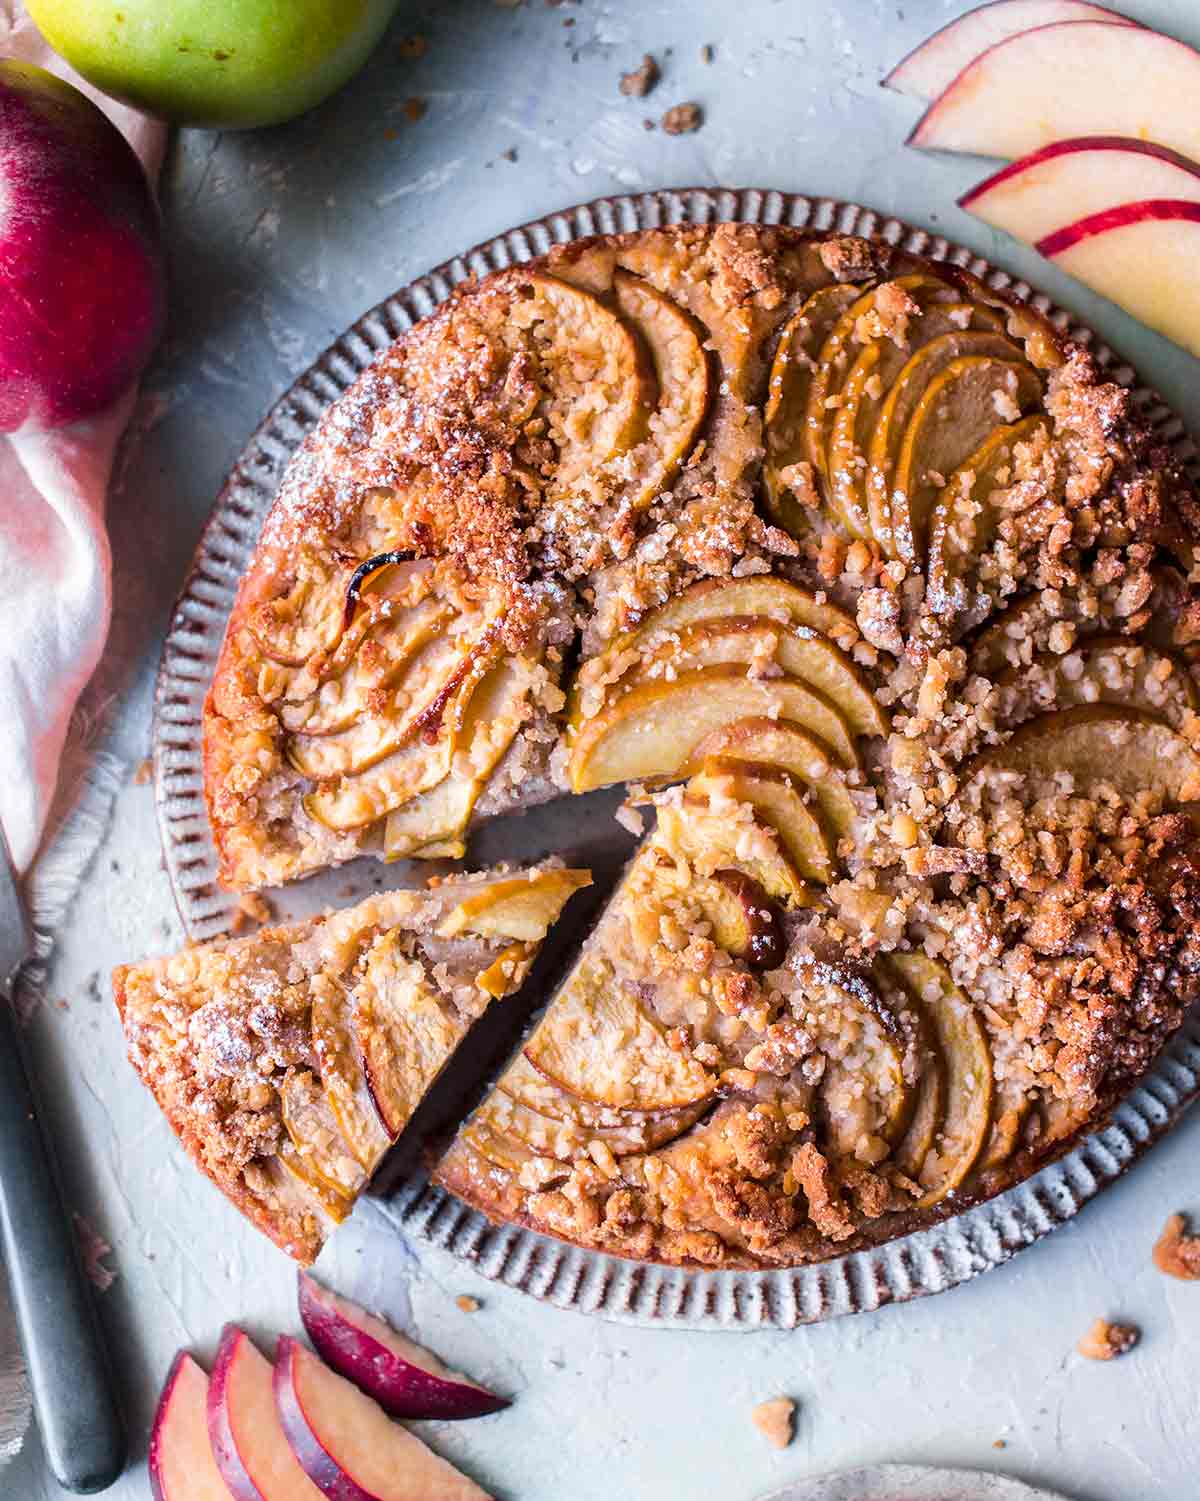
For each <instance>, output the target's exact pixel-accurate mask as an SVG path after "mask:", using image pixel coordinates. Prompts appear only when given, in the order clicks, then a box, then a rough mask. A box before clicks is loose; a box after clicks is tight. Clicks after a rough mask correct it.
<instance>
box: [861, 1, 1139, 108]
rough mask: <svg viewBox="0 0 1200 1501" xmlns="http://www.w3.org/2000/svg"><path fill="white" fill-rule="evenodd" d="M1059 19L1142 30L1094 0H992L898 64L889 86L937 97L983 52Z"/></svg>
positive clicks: (921, 96)
mask: <svg viewBox="0 0 1200 1501" xmlns="http://www.w3.org/2000/svg"><path fill="white" fill-rule="evenodd" d="M1058 21H1111V22H1112V23H1113V25H1114V26H1136V25H1137V24H1138V23H1137V22H1136V21H1131V20H1130V19H1129V18H1128V17H1127V16H1121V15H1118V14H1117V12H1116V11H1115V10H1109V9H1107V7H1105V6H1103V5H1092V4H1091V3H1090V0H992V3H991V4H990V5H981V6H979V7H978V8H977V9H976V10H969V11H968V12H967V13H966V15H965V16H959V17H958V19H957V20H955V21H951V22H949V23H948V24H947V25H946V26H943V27H942V29H941V31H937V32H935V33H934V34H933V36H931V37H929V38H927V39H926V40H925V41H923V42H922V43H921V45H920V46H919V47H916V48H914V49H913V51H911V52H910V53H909V54H908V56H907V57H906V58H904V60H903V61H902V62H898V63H897V64H896V66H895V67H894V68H893V69H892V71H891V72H890V73H889V74H888V76H887V77H886V78H885V79H884V80H883V85H884V87H885V88H888V89H895V91H896V92H897V93H898V94H912V95H913V96H914V97H915V98H917V99H936V98H937V96H938V95H939V94H940V93H941V92H942V91H943V89H946V88H949V86H950V85H951V84H952V83H953V82H954V80H955V78H956V77H957V75H958V74H959V73H961V72H962V70H963V69H964V68H965V67H966V66H967V65H968V63H973V62H974V61H975V59H976V58H977V57H978V56H979V54H980V53H981V52H986V51H987V49H988V48H989V47H994V46H995V45H996V43H997V42H1003V41H1006V40H1007V38H1009V37H1010V36H1016V35H1017V34H1018V33H1020V32H1022V31H1032V30H1033V28H1034V27H1035V26H1053V25H1054V24H1055V23H1056V22H1058Z"/></svg>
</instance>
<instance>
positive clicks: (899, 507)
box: [889, 355, 1042, 562]
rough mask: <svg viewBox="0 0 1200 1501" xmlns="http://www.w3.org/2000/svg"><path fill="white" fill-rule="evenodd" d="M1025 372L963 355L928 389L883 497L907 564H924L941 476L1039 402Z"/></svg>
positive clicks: (1037, 385) (1033, 375)
mask: <svg viewBox="0 0 1200 1501" xmlns="http://www.w3.org/2000/svg"><path fill="white" fill-rule="evenodd" d="M1041 395H1042V383H1041V380H1040V378H1039V377H1038V374H1037V372H1036V371H1035V370H1034V369H1033V367H1032V366H1031V365H1028V364H1022V363H1017V362H1015V361H1010V360H992V359H988V358H986V357H984V356H976V355H963V356H962V357H961V358H960V359H956V360H952V361H951V362H950V364H949V365H947V367H946V368H945V369H944V370H943V371H942V373H941V374H940V375H939V376H937V378H936V379H935V380H933V381H931V382H930V384H929V385H928V386H927V387H926V388H925V390H924V392H923V393H922V395H921V399H920V401H918V402H917V405H916V408H915V409H914V411H913V414H912V417H911V418H910V419H909V423H908V426H907V428H906V429H905V431H904V439H903V442H902V443H901V445H900V451H899V453H898V455H897V458H896V467H895V470H894V472H893V475H892V488H891V495H890V497H889V505H890V508H891V519H892V535H893V538H894V541H895V546H896V548H897V554H898V556H899V557H901V558H903V559H904V560H905V561H906V562H918V561H921V560H923V559H924V557H925V551H926V537H927V533H928V527H929V517H930V513H931V511H932V510H933V506H934V503H935V501H936V499H937V497H938V495H939V493H940V492H941V490H942V488H943V487H944V485H945V483H946V477H947V476H948V475H950V474H952V473H953V471H954V470H955V469H957V468H958V466H959V465H960V464H961V463H962V462H963V461H964V460H965V459H966V458H967V457H968V455H970V454H971V453H973V452H974V451H975V449H977V448H978V447H979V445H980V444H981V443H982V442H983V440H984V439H985V438H986V437H987V436H988V434H989V433H990V432H991V431H992V430H993V429H994V428H996V427H998V426H999V425H1000V423H1001V422H1003V421H1005V420H1006V419H1007V420H1009V421H1011V420H1012V419H1013V418H1014V417H1015V416H1017V415H1018V414H1019V413H1020V411H1021V409H1022V408H1024V407H1029V406H1033V405H1034V404H1036V403H1037V402H1039V401H1040V400H1041Z"/></svg>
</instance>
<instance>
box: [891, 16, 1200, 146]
mask: <svg viewBox="0 0 1200 1501" xmlns="http://www.w3.org/2000/svg"><path fill="white" fill-rule="evenodd" d="M1198 96H1200V53H1198V52H1196V51H1195V50H1194V49H1193V48H1191V47H1189V46H1187V45H1186V44H1185V43H1184V42H1177V41H1176V40H1175V39H1174V38H1173V37H1168V36H1162V35H1161V34H1160V33H1158V32H1155V31H1150V30H1147V29H1146V28H1144V27H1141V26H1123V25H1120V24H1114V23H1113V22H1112V21H1062V22H1058V23H1056V24H1054V25H1052V26H1037V27H1034V29H1033V30H1032V31H1022V32H1019V33H1018V34H1017V35H1016V36H1011V37H1008V38H1007V39H1006V40H1005V41H1003V42H999V43H998V44H997V45H996V46H994V47H989V48H988V50H987V51H986V52H984V53H982V54H981V55H980V56H979V57H977V58H976V59H975V61H974V62H972V63H969V64H968V65H967V66H966V67H965V68H964V69H963V70H962V72H961V73H959V74H958V76H957V77H956V78H955V79H954V82H953V83H951V84H950V86H949V87H948V88H947V89H946V90H945V92H944V93H943V94H941V95H940V97H939V98H937V99H936V100H935V101H934V102H933V103H932V104H931V105H930V106H929V108H928V109H927V110H926V111H925V113H924V115H922V116H921V119H920V120H919V121H918V123H917V125H916V128H915V129H914V130H913V133H912V134H911V135H910V136H909V138H908V143H909V145H910V146H920V147H924V148H926V149H928V150H931V151H959V152H969V153H972V154H974V155H977V156H999V157H1007V158H1015V157H1020V156H1027V155H1029V153H1030V152H1033V151H1040V150H1041V148H1042V147H1043V146H1047V145H1049V144H1050V142H1051V141H1065V140H1072V139H1075V138H1077V137H1079V136H1088V135H1120V136H1129V137H1131V138H1133V139H1140V140H1146V141H1157V142H1158V144H1159V145H1160V146H1169V147H1170V148H1171V149H1172V150H1174V151H1178V152H1181V153H1182V154H1183V155H1184V156H1188V157H1192V158H1193V159H1200V113H1197V112H1196V111H1195V110H1190V109H1181V108H1180V103H1179V102H1180V100H1184V99H1195V98H1197V97H1198Z"/></svg>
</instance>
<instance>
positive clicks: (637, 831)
mask: <svg viewBox="0 0 1200 1501" xmlns="http://www.w3.org/2000/svg"><path fill="white" fill-rule="evenodd" d="M613 817H614V818H615V819H616V821H617V822H618V823H619V824H620V825H621V827H622V828H623V829H626V830H628V832H629V833H630V834H633V835H635V836H637V835H641V834H644V833H645V832H646V820H645V819H644V818H643V817H642V815H641V814H640V813H639V812H638V810H637V809H636V808H631V807H630V806H629V804H628V803H622V804H621V806H620V807H619V808H618V809H617V811H616V812H615V813H614V814H613Z"/></svg>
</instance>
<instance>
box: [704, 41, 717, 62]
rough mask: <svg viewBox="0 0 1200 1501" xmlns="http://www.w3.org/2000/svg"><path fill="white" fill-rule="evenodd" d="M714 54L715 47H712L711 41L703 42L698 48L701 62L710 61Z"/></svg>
mask: <svg viewBox="0 0 1200 1501" xmlns="http://www.w3.org/2000/svg"><path fill="white" fill-rule="evenodd" d="M716 55H717V53H716V49H715V48H714V47H713V44H712V43H711V42H705V44H704V46H703V47H701V49H700V61H701V62H702V63H710V62H712V60H713V58H714V57H716Z"/></svg>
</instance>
